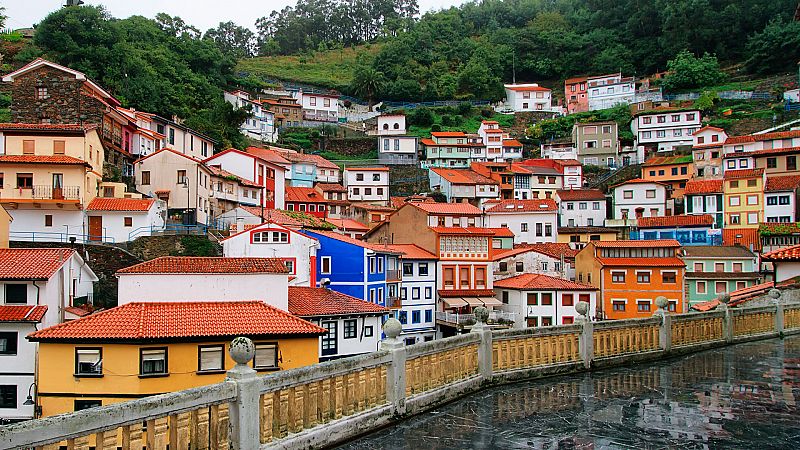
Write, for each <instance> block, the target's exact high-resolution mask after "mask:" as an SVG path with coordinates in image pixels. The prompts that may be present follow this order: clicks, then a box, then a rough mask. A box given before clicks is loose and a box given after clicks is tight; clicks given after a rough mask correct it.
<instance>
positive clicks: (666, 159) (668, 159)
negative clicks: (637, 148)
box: [644, 155, 693, 167]
mask: <svg viewBox="0 0 800 450" xmlns="http://www.w3.org/2000/svg"><path fill="white" fill-rule="evenodd" d="M692 161H693V159H692V156H691V155H680V156H654V157H652V158H650V159H648V160H647V161H645V163H644V166H645V167H651V166H667V165H673V164H690V163H691V162H692Z"/></svg>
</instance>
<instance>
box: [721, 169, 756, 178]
mask: <svg viewBox="0 0 800 450" xmlns="http://www.w3.org/2000/svg"><path fill="white" fill-rule="evenodd" d="M762 175H764V169H740V170H726V171H725V173H724V175H723V177H724V178H725V179H726V180H729V179H737V178H754V177H760V176H762Z"/></svg>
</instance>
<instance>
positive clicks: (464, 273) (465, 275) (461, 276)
mask: <svg viewBox="0 0 800 450" xmlns="http://www.w3.org/2000/svg"><path fill="white" fill-rule="evenodd" d="M469 272H470V270H469V267H459V268H458V285H459V286H460V287H461V289H469V285H470V281H471V280H470V274H469Z"/></svg>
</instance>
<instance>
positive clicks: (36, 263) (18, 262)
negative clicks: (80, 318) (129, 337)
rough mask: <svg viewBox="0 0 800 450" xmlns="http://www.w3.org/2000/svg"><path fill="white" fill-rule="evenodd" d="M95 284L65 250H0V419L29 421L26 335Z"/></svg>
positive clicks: (32, 356)
mask: <svg viewBox="0 0 800 450" xmlns="http://www.w3.org/2000/svg"><path fill="white" fill-rule="evenodd" d="M96 281H98V279H97V276H96V275H95V274H94V272H92V270H91V269H90V268H89V266H87V265H86V261H84V260H83V258H81V257H80V255H79V254H78V252H76V251H75V250H73V249H68V248H13V249H0V402H2V407H0V419H4V420H9V421H18V420H26V419H32V418H34V417H35V415H34V406H33V405H25V404H24V403H25V401H26V400H27V397H28V395H31V400H32V401H34V402H35V403H36V404H38V399H37V398H36V397H37V395H38V393H37V391H36V390H35V387H34V386H33V383H34V381H35V374H36V359H37V355H36V354H37V349H38V347H37V344H36V343H34V342H30V341H28V340H27V339H25V336H27V335H28V334H29V333H31V332H33V331H35V330H37V329H41V328H46V327H49V326H53V325H57V324H59V323H62V322H64V320H65V319H66V318H67V314H68V310H69V309H70V308H71V307H73V306H74V305H79V304H85V303H91V302H92V299H93V292H94V291H93V283H94V282H96Z"/></svg>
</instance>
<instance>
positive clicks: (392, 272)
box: [386, 269, 403, 283]
mask: <svg viewBox="0 0 800 450" xmlns="http://www.w3.org/2000/svg"><path fill="white" fill-rule="evenodd" d="M398 281H403V272H402V270H400V269H387V270H386V282H387V283H395V282H398Z"/></svg>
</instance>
